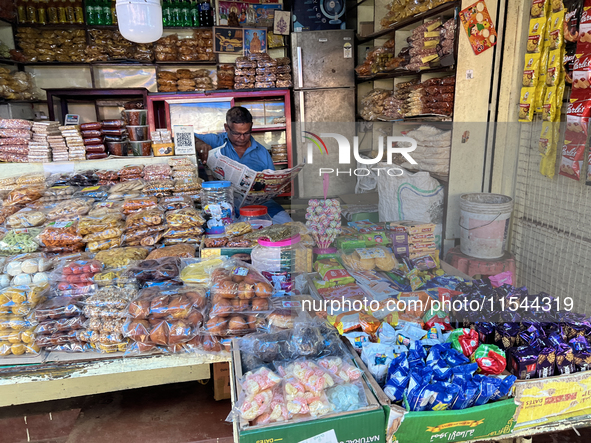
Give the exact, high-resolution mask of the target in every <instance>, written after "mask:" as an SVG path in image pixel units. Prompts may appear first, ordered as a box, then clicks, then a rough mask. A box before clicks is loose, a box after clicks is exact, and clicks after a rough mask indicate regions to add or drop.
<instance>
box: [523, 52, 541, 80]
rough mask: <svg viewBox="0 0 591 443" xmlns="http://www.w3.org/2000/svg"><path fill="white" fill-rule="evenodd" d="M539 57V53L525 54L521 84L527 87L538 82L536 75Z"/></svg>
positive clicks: (538, 67)
mask: <svg viewBox="0 0 591 443" xmlns="http://www.w3.org/2000/svg"><path fill="white" fill-rule="evenodd" d="M540 57H541V54H540V53H539V52H538V53H534V54H525V65H524V66H523V79H522V82H521V86H523V87H525V88H527V87H529V86H535V85H536V84H537V83H538V76H539V75H540Z"/></svg>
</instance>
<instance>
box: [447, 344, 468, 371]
mask: <svg viewBox="0 0 591 443" xmlns="http://www.w3.org/2000/svg"><path fill="white" fill-rule="evenodd" d="M444 358H445V361H446V362H447V364H448V365H449V366H451V367H452V368H455V367H456V366H460V365H464V364H466V363H470V359H469V358H468V357H466V356H465V355H464V354H462V353H461V352H459V351H458V350H456V349H454V348H451V349H449V350H448V351H447V352H446V353H445V356H444Z"/></svg>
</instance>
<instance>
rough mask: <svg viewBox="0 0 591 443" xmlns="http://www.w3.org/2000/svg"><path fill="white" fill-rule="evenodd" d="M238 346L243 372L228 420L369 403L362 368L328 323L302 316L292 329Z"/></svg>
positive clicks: (312, 414)
mask: <svg viewBox="0 0 591 443" xmlns="http://www.w3.org/2000/svg"><path fill="white" fill-rule="evenodd" d="M239 349H240V356H241V363H242V368H241V369H242V373H243V375H242V377H241V378H240V379H239V380H238V382H239V386H240V395H239V399H238V402H237V404H236V406H235V408H234V410H233V411H232V412H231V413H230V415H229V417H228V420H229V421H231V420H238V421H239V422H240V423H241V424H242V425H250V426H256V425H264V424H269V423H278V422H286V421H302V420H310V419H314V418H321V417H324V416H326V415H328V414H332V413H339V412H346V411H355V410H358V409H361V408H363V407H365V406H367V405H368V402H367V398H366V396H365V391H364V388H363V384H362V381H361V377H362V374H363V372H362V371H361V370H360V369H359V368H357V367H356V366H355V364H354V362H353V360H352V358H351V354H350V353H349V352H348V350H347V349H346V348H345V347H344V346H343V343H342V342H341V340H340V337H339V336H338V334H337V333H336V331H335V330H334V329H333V328H332V327H330V326H329V325H328V324H327V323H326V322H323V321H321V320H319V319H313V320H312V319H309V318H302V319H300V320H297V321H295V323H294V324H293V328H291V329H289V330H284V331H279V332H273V333H266V334H253V335H249V336H246V337H244V338H242V339H240V340H239Z"/></svg>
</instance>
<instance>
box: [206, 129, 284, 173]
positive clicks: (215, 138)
mask: <svg viewBox="0 0 591 443" xmlns="http://www.w3.org/2000/svg"><path fill="white" fill-rule="evenodd" d="M196 137H197V138H198V139H199V140H201V141H202V142H204V143H207V144H208V145H209V146H211V148H212V149H215V148H218V147H220V146H222V145H223V144H225V145H226V146H224V147H223V148H222V154H223V155H225V156H226V157H229V158H231V159H232V160H235V161H237V162H239V163H242V164H243V165H245V166H248V167H249V168H250V169H252V170H253V171H257V172H259V171H262V170H263V169H271V170H273V171H274V170H275V165H274V164H273V159H272V158H271V154H269V151H267V149H266V148H265V147H264V146H263V145H261V144H260V143H258V142H257V141H256V140H255V139H254V138H252V136H251V137H250V146H249V147H248V149H247V150H246V152H245V153H244V155H242V157H239V156H238V153H237V152H236V150H235V149H234V146H232V143H230V140H228V134H226V133H225V132H224V133H222V134H196Z"/></svg>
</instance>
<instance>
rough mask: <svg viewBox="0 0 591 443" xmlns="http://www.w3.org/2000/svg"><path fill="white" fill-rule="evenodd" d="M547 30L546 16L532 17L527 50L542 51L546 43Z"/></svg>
mask: <svg viewBox="0 0 591 443" xmlns="http://www.w3.org/2000/svg"><path fill="white" fill-rule="evenodd" d="M545 30H546V17H540V18H532V19H531V20H530V21H529V32H528V37H527V48H526V50H527V52H530V53H532V52H540V51H541V50H542V46H543V44H544V31H545Z"/></svg>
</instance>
